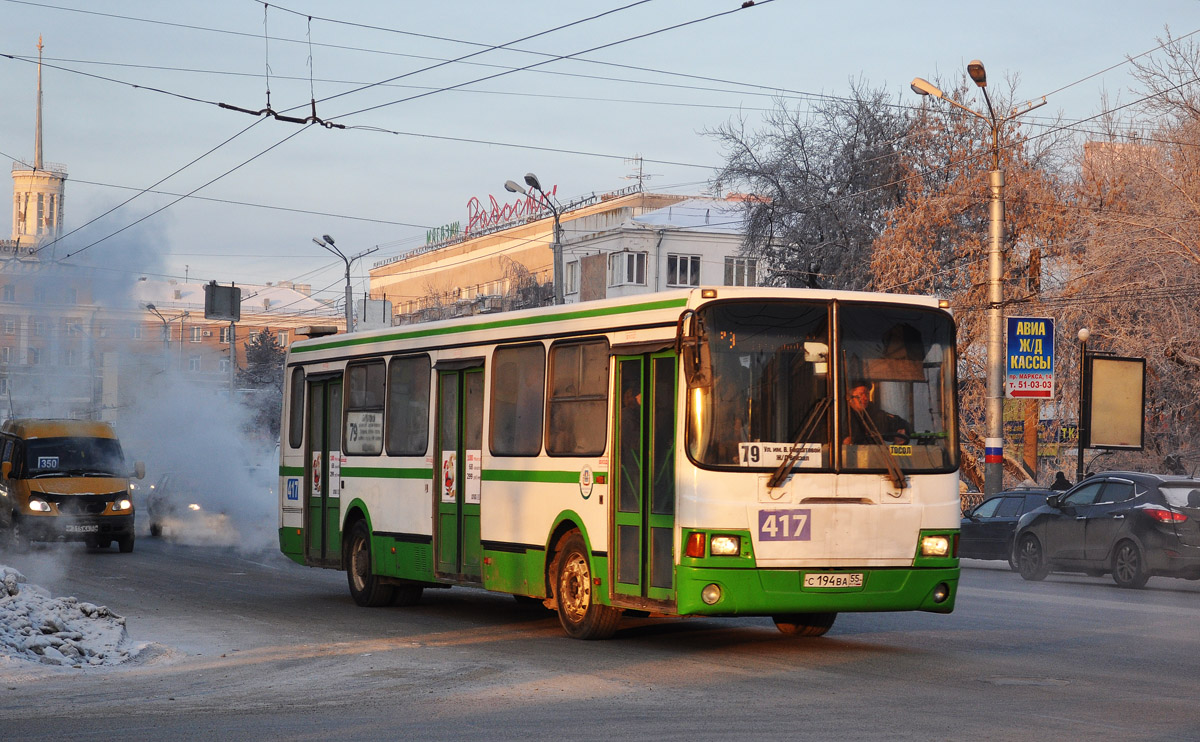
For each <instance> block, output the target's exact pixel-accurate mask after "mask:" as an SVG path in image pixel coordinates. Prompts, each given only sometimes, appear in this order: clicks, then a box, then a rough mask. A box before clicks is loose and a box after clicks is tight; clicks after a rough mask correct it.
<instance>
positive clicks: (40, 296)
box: [33, 230, 46, 304]
mask: <svg viewBox="0 0 1200 742" xmlns="http://www.w3.org/2000/svg"><path fill="white" fill-rule="evenodd" d="M38 231H39V232H40V231H41V230H38ZM33 303H34V304H45V303H46V289H45V287H42V286H38V287H37V288H36V289H34V290H33Z"/></svg>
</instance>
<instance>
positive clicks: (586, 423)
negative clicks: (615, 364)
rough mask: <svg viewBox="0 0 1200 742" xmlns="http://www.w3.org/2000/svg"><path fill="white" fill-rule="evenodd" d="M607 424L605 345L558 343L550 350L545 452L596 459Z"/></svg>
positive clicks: (591, 341)
mask: <svg viewBox="0 0 1200 742" xmlns="http://www.w3.org/2000/svg"><path fill="white" fill-rule="evenodd" d="M607 422H608V343H607V342H605V341H604V340H603V339H600V340H590V341H586V342H582V343H578V342H572V343H560V344H557V345H555V346H553V347H552V348H551V349H550V404H549V423H548V426H547V427H548V428H549V435H548V436H547V437H546V453H548V454H552V455H554V454H558V455H564V456H599V455H601V454H603V453H604V444H605V441H606V440H607V435H606V434H607V432H608V431H607Z"/></svg>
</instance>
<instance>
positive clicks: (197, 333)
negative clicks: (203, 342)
mask: <svg viewBox="0 0 1200 742" xmlns="http://www.w3.org/2000/svg"><path fill="white" fill-rule="evenodd" d="M202 337H204V330H203V328H200V327H193V328H192V340H191V341H192V342H193V343H198V342H200V338H202Z"/></svg>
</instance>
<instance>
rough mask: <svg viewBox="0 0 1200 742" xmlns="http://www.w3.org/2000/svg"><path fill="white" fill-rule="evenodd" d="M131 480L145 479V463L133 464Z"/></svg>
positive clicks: (137, 462)
mask: <svg viewBox="0 0 1200 742" xmlns="http://www.w3.org/2000/svg"><path fill="white" fill-rule="evenodd" d="M133 478H134V479H145V478H146V463H145V462H144V461H135V462H133Z"/></svg>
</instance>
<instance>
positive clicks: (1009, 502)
mask: <svg viewBox="0 0 1200 742" xmlns="http://www.w3.org/2000/svg"><path fill="white" fill-rule="evenodd" d="M1023 499H1024V498H1022V497H1005V498H1004V500H1003V501H1002V502H1001V503H1000V507H998V508H996V517H997V518H1011V517H1013V516H1014V515H1016V514H1017V513H1019V512H1021V500H1023Z"/></svg>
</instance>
